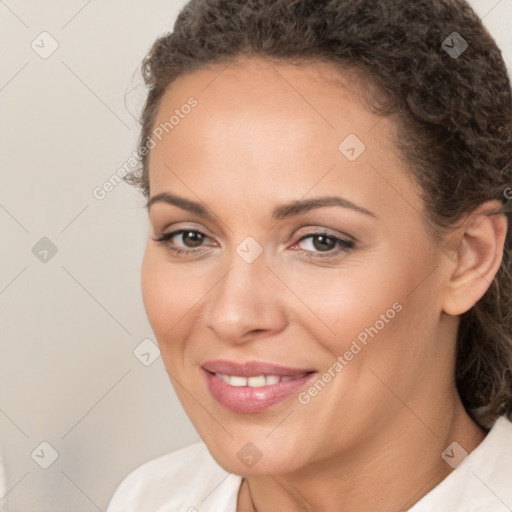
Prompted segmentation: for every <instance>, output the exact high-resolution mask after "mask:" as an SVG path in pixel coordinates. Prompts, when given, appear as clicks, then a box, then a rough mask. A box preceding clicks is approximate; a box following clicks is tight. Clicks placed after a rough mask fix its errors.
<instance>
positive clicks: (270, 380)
mask: <svg viewBox="0 0 512 512" xmlns="http://www.w3.org/2000/svg"><path fill="white" fill-rule="evenodd" d="M279 380H280V379H279V376H278V375H267V378H266V384H267V386H272V384H277V383H278V382H279Z"/></svg>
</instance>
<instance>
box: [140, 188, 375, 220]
mask: <svg viewBox="0 0 512 512" xmlns="http://www.w3.org/2000/svg"><path fill="white" fill-rule="evenodd" d="M155 203H166V204H170V205H173V206H177V207H178V208H181V209H182V210H186V211H189V212H192V213H195V214H197V215H200V216H202V217H205V218H208V219H211V220H212V219H213V218H214V215H213V214H212V213H211V212H210V211H209V210H208V209H207V208H206V207H204V206H203V205H202V204H201V203H197V202H195V201H191V200H190V199H186V198H184V197H180V196H176V195H173V194H169V193H168V192H163V193H161V194H157V195H155V196H153V197H152V198H151V199H150V200H149V201H148V202H147V205H146V207H147V208H148V209H149V208H151V206H152V205H153V204H155ZM328 206H339V207H341V208H348V209H350V210H354V211H356V212H359V213H363V214H365V215H368V216H370V217H374V218H376V217H377V216H376V215H375V214H374V213H373V212H371V211H370V210H367V209H366V208H363V207H362V206H359V205H357V204H355V203H353V202H352V201H349V200H348V199H345V198H343V197H338V196H325V197H317V198H313V199H297V200H295V201H291V202H289V203H285V204H282V205H279V206H278V207H276V208H275V209H274V211H273V212H272V218H273V219H274V220H276V221H279V220H283V219H285V218H287V217H292V216H294V215H299V214H300V213H306V212H309V211H310V210H314V209H316V208H325V207H328Z"/></svg>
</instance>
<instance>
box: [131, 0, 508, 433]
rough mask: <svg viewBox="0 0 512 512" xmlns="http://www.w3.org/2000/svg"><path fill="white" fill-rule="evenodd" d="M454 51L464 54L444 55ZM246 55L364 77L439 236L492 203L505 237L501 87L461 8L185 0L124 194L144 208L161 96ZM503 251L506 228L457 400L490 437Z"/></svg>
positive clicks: (503, 293) (503, 408) (153, 76)
mask: <svg viewBox="0 0 512 512" xmlns="http://www.w3.org/2000/svg"><path fill="white" fill-rule="evenodd" d="M454 33H456V34H454ZM450 38H451V39H450ZM454 38H455V39H454ZM454 41H455V42H454ZM464 42H465V43H464ZM455 43H457V44H459V43H462V45H461V44H459V47H458V48H459V49H460V51H463V53H462V54H460V55H459V54H454V53H453V52H450V51H449V50H450V48H454V49H457V48H455ZM466 43H467V48H465V44H466ZM464 48H465V50H464ZM460 51H459V52H458V53H460ZM254 56H256V57H263V58H267V59H284V60H286V61H287V62H293V63H295V64H299V65H300V63H303V62H307V61H309V62H312V61H313V62H314V61H323V62H328V63H331V64H333V65H334V66H337V67H338V68H339V69H340V71H341V72H343V71H347V70H355V71H356V73H358V74H359V76H361V77H364V78H365V79H364V80H361V85H360V87H361V90H364V92H365V94H366V96H367V97H368V98H370V101H371V105H370V107H371V109H372V111H374V112H375V113H376V114H378V115H382V116H388V115H393V116H394V117H395V118H396V119H397V127H398V132H399V133H398V137H397V138H396V144H397V147H398V148H399V149H400V151H401V155H402V158H403V159H404V161H405V162H406V163H407V165H408V168H409V169H410V171H411V175H412V176H413V177H414V178H415V179H416V180H417V183H418V184H419V185H420V189H421V194H422V199H423V200H424V202H425V206H426V211H427V217H428V219H427V220H428V223H429V224H430V225H431V226H432V227H433V232H434V234H436V236H437V237H440V236H441V233H443V232H444V233H446V231H447V230H449V229H450V227H453V226H454V225H455V224H456V222H457V221H458V220H460V219H462V217H463V216H464V215H465V214H467V213H470V212H472V211H473V210H474V209H476V207H478V206H479V205H480V204H482V203H484V202H485V201H488V200H492V199H495V200H496V199H497V200H499V201H500V203H501V204H502V208H501V209H500V210H499V211H498V212H495V213H504V214H505V215H506V216H507V219H508V222H509V225H510V222H511V220H512V219H511V211H512V208H511V204H510V201H507V200H506V199H507V197H505V196H507V194H506V193H505V194H504V191H506V190H507V189H508V190H510V189H509V188H508V187H509V186H510V185H511V184H512V174H511V171H512V96H511V87H510V81H509V78H508V76H507V70H506V67H505V64H504V61H503V58H502V55H501V52H500V50H499V48H498V47H497V45H496V43H495V41H494V40H493V38H492V37H491V36H490V34H489V33H488V31H487V30H486V29H485V28H484V26H483V24H482V21H481V20H480V19H479V17H478V16H477V15H476V14H475V12H474V11H473V10H472V9H471V7H470V6H469V5H468V4H467V3H466V2H465V1H464V0H415V1H414V2H406V1H403V0H388V1H386V2H377V1H375V0H314V1H313V0H191V1H190V2H189V3H188V4H187V5H186V6H185V7H184V8H183V10H182V11H181V13H180V14H179V16H178V18H177V20H176V22H175V25H174V29H173V32H170V33H167V34H164V35H163V36H161V37H160V38H158V39H157V40H156V42H155V43H154V45H153V47H152V48H151V50H150V52H149V53H148V55H147V56H146V58H145V59H144V61H143V64H142V72H143V77H144V80H145V84H146V86H147V87H148V95H147V99H146V103H145V106H144V109H143V112H142V118H141V123H142V129H141V134H140V140H139V156H140V160H141V165H140V168H139V169H138V170H137V171H136V172H135V173H133V174H132V175H131V176H129V182H130V183H132V184H135V185H137V186H139V187H140V188H141V189H142V191H143V193H144V194H145V196H146V197H148V196H149V176H148V164H149V156H150V155H149V152H148V149H147V143H148V140H149V139H150V137H151V133H152V130H153V128H154V126H153V125H154V120H155V117H156V113H157V110H158V108H159V104H160V101H161V99H162V96H163V95H164V92H165V90H166V88H167V86H168V85H169V84H170V83H172V82H173V81H174V80H176V79H177V78H178V77H180V76H182V75H184V74H186V73H190V72H192V71H194V70H197V69H199V68H202V67H205V66H209V65H213V64H220V63H226V64H228V63H230V62H233V61H236V60H239V59H243V58H247V57H254ZM377 97H378V101H377ZM382 98H385V101H384V102H383V101H382ZM491 213H492V212H491ZM439 239H440V238H439ZM511 244H512V235H511V230H510V229H509V230H508V233H507V236H506V240H505V249H504V255H503V261H502V264H501V267H500V269H499V271H498V273H497V275H496V277H495V278H494V280H493V282H492V283H491V285H490V287H489V289H488V290H487V292H486V293H485V295H484V296H483V297H482V299H481V300H480V301H479V302H478V303H477V304H476V305H475V306H474V307H473V308H471V309H470V310H469V311H468V312H466V313H465V314H463V315H461V320H460V326H459V334H458V341H457V367H456V383H457V388H458V391H459V393H460V396H461V399H462V402H463V404H464V406H465V407H466V410H467V411H468V413H469V414H470V415H471V416H472V417H473V418H474V419H475V421H477V422H478V423H479V424H480V425H481V426H482V427H483V428H486V429H489V428H491V427H492V425H493V424H494V422H495V420H496V418H497V417H498V416H501V415H507V416H508V417H509V418H511V419H512V275H511V265H512V260H511V257H512V253H511V250H512V246H511Z"/></svg>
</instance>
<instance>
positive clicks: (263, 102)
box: [149, 59, 417, 204]
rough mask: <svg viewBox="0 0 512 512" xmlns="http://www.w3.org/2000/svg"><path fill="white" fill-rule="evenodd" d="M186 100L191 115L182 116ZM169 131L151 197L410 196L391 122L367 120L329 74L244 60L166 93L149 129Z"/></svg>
mask: <svg viewBox="0 0 512 512" xmlns="http://www.w3.org/2000/svg"><path fill="white" fill-rule="evenodd" d="M190 98H194V99H195V101H196V102H197V103H196V106H195V107H194V108H193V109H189V108H185V109H183V106H184V105H186V104H187V102H189V101H190ZM185 111H186V112H188V113H186V114H185V113H184V112H185ZM173 115H174V116H175V117H179V122H178V123H177V124H174V125H173V126H172V129H171V128H170V127H169V119H170V118H171V117H172V116H173ZM176 120H177V119H175V121H176ZM166 123H167V128H168V130H164V131H163V136H162V140H161V141H156V142H157V144H156V147H154V149H152V150H151V155H150V165H149V168H150V175H149V178H150V187H151V195H152V196H153V195H155V194H158V193H161V192H164V191H169V189H171V190H172V189H175V188H179V189H180V190H182V191H183V190H185V189H186V188H188V189H189V191H188V192H189V194H190V191H193V192H195V191H201V192H202V193H203V194H205V195H206V196H211V197H214V196H215V193H216V191H217V192H218V191H221V190H222V191H225V192H226V193H228V192H236V193H237V195H238V196H244V195H247V196H250V195H251V194H252V195H254V194H255V193H264V194H266V195H267V196H269V195H270V193H271V192H273V193H274V194H275V195H276V196H279V197H281V199H282V198H283V196H286V197H287V198H288V196H290V198H296V197H297V196H303V195H304V194H306V193H307V192H308V191H312V190H313V189H314V190H317V191H321V190H322V189H325V188H332V187H333V186H335V187H341V188H343V189H346V190H349V191H350V193H351V194H353V196H352V198H353V199H354V200H355V201H358V200H360V199H363V196H365V195H366V196H367V195H368V190H369V189H377V190H382V187H383V185H384V186H388V187H389V186H390V185H391V186H393V187H394V188H395V189H396V191H397V192H398V194H403V195H411V193H414V190H413V184H412V183H411V180H410V179H409V176H408V175H407V174H406V173H405V170H404V164H403V163H402V161H401V159H400V156H399V154H398V150H397V149H396V146H395V144H394V142H393V136H394V133H395V125H394V122H393V121H392V120H391V119H389V118H382V117H377V116H375V115H374V114H373V113H371V112H370V111H369V110H368V109H367V108H366V107H365V106H364V105H363V103H362V101H361V99H360V94H359V88H358V83H357V81H356V80H354V79H353V78H350V79H349V78H348V75H347V77H344V76H343V75H342V74H340V73H339V72H337V71H336V70H335V69H334V68H333V67H332V66H330V65H328V64H315V65H300V66H298V65H293V64H289V63H277V62H275V61H274V62H273V61H264V60H261V59H250V60H246V61H240V62H237V63H234V64H229V65H228V64H219V65H215V66H212V67H210V68H207V69H202V70H199V71H195V72H193V73H190V74H188V75H184V76H182V77H181V78H179V79H178V80H176V81H175V82H174V83H173V84H172V85H171V86H170V87H169V88H168V90H167V91H166V93H165V95H164V97H163V99H162V102H161V104H160V107H159V110H158V114H157V118H156V121H155V125H154V127H155V128H156V127H159V126H163V127H165V126H166ZM167 131H168V133H167ZM347 150H348V152H347ZM354 156H355V157H356V158H355V159H354ZM349 157H350V158H349ZM386 182H388V185H386ZM184 186H185V189H184V188H183V187H184ZM314 190H313V191H314ZM387 197H388V198H389V197H390V194H387ZM205 199H206V198H205ZM410 199H411V198H410ZM370 200H373V199H372V198H370ZM395 200H396V198H395ZM411 200H412V201H415V200H417V199H414V198H412V199H411ZM259 204H261V202H260V203H259Z"/></svg>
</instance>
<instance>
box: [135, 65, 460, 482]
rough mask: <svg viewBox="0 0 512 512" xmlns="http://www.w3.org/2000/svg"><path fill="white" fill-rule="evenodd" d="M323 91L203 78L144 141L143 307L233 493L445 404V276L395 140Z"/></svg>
mask: <svg viewBox="0 0 512 512" xmlns="http://www.w3.org/2000/svg"><path fill="white" fill-rule="evenodd" d="M335 77H337V79H338V80H342V78H343V77H342V76H337V75H336V74H335V72H334V70H332V69H331V68H330V67H329V66H328V65H321V66H320V65H317V66H316V67H313V66H301V67H299V66H293V65H288V64H284V63H281V64H276V63H273V64H270V63H268V62H266V61H263V60H259V59H254V60H246V61H242V62H239V63H237V64H232V65H230V66H229V67H226V66H225V65H218V66H214V67H212V68H210V69H207V70H206V69H205V70H200V71H196V72H194V73H191V74H189V75H186V76H184V77H182V78H180V79H179V80H177V81H176V82H174V83H173V84H172V86H171V87H170V88H169V89H168V90H167V92H166V94H165V96H164V98H163V101H162V103H161V105H160V108H159V111H158V115H157V119H156V122H155V129H157V128H158V127H160V131H159V132H158V133H159V137H160V138H161V141H159V140H158V138H154V140H155V142H156V146H155V147H154V148H153V149H152V150H151V153H150V189H151V203H150V207H149V216H150V223H151V230H150V237H149V240H148V244H147V249H146V253H145V257H144V264H143V272H142V287H143V296H144V303H145V307H146V310H147V314H148V317H149V320H150V322H151V326H152V328H153V330H154V333H155V335H156V338H157V340H158V343H159V346H160V349H161V352H162V357H163V361H164V363H165V366H166V369H167V371H168V373H169V375H170V377H171V380H172V382H173V385H174V387H175V390H176V393H177V394H178V396H179V398H180V400H181V403H182V404H183V407H184V408H185V410H186V412H187V414H188V416H189V417H190V419H191V421H192V423H193V424H194V426H195V427H196V429H197V430H198V432H199V434H200V435H201V437H202V438H203V440H204V441H205V443H206V444H207V445H208V447H209V449H210V451H211V452H212V454H213V455H214V457H215V458H216V459H217V461H218V462H219V463H220V464H221V465H222V466H223V467H224V468H226V469H227V470H229V471H233V472H235V473H238V474H245V475H250V474H263V473H265V472H270V473H275V474H277V473H282V472H289V471H293V470H298V469H300V468H304V467H306V466H307V465H308V464H311V463H314V462H320V461H325V460H326V459H329V458H332V457H335V456H338V455H339V456H341V455H344V456H347V455H349V454H354V453H356V451H355V450H359V449H361V450H362V449H365V450H370V449H371V447H372V445H374V444H375V443H377V442H378V440H379V438H380V437H381V436H384V435H385V433H386V432H388V433H389V431H390V429H394V431H395V432H397V430H396V429H397V428H398V429H402V428H407V426H408V425H411V424H412V423H414V422H418V421H419V419H421V418H429V417H431V416H432V415H433V414H436V411H438V410H440V409H442V407H443V406H444V405H445V404H444V402H443V399H440V398H439V397H445V396H446V397H448V396H450V393H451V390H452V387H453V384H452V372H453V351H454V348H453V340H454V337H455V324H454V319H453V318H450V317H448V316H447V315H445V314H443V313H442V302H443V287H444V284H445V282H446V279H447V276H448V272H449V265H448V266H447V264H446V263H447V261H448V259H447V258H445V257H444V256H443V254H442V251H441V250H440V248H439V247H438V246H437V245H436V243H435V242H434V240H433V239H432V238H431V236H430V235H429V233H428V231H427V230H426V227H425V220H424V216H425V215H424V208H423V203H422V201H421V199H420V197H419V195H418V188H417V187H416V186H415V185H414V183H413V181H412V180H411V178H410V177H409V175H408V174H407V172H406V169H405V165H404V163H402V161H401V160H400V158H399V154H398V151H397V149H396V148H395V144H394V142H393V140H392V137H393V135H394V133H395V125H394V121H392V120H391V119H390V118H381V117H376V116H375V115H373V114H371V113H370V112H368V111H367V110H366V109H365V108H364V106H363V105H362V104H361V103H360V101H359V100H358V97H357V94H355V93H354V91H353V90H352V92H350V90H349V88H344V87H341V86H340V85H339V84H337V83H336V82H335V81H334V80H333V78H335ZM191 97H194V98H195V100H192V101H189V99H190V98H191ZM195 101H197V104H196V103H195ZM187 102H188V103H189V104H193V105H195V106H194V107H193V108H187V107H185V108H183V106H184V105H186V104H187ZM176 111H177V112H176ZM173 115H174V116H175V118H174V119H173V122H172V124H170V123H169V119H170V117H171V116H173ZM176 116H177V117H176ZM178 118H179V121H178V122H176V119H178ZM165 123H167V125H165ZM164 126H165V129H162V127H164ZM166 132H168V133H166ZM162 133H163V136H161V134H162ZM173 198H180V199H179V201H174V200H173ZM325 198H329V199H325ZM335 198H336V199H335ZM321 199H322V200H324V202H323V203H322V202H321V201H320V200H321ZM180 205H181V206H180ZM181 230H183V231H182V232H181ZM173 232H178V233H175V234H174V235H173V236H168V235H169V234H171V233H173ZM164 238H167V239H166V240H162V239H164ZM155 239H161V241H155ZM174 250H176V251H185V252H181V253H176V252H173V251H174ZM215 373H216V374H217V375H215ZM231 377H234V378H231ZM404 404H407V407H404ZM411 411H414V414H411ZM398 431H399V430H398Z"/></svg>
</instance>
